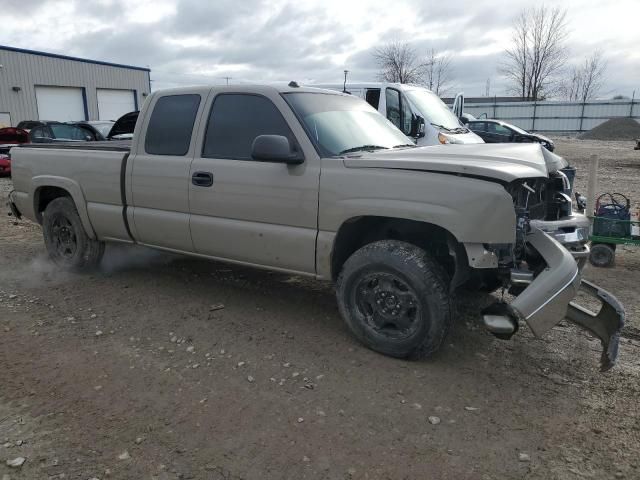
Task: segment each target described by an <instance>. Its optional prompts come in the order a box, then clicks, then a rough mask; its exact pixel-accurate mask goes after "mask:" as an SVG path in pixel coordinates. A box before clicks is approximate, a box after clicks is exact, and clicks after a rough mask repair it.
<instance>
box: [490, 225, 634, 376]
mask: <svg viewBox="0 0 640 480" xmlns="http://www.w3.org/2000/svg"><path fill="white" fill-rule="evenodd" d="M527 243H528V244H529V245H530V246H531V247H533V248H534V249H535V250H536V251H537V252H538V253H539V254H540V255H541V256H542V258H543V259H544V261H545V263H546V265H547V267H546V268H545V269H544V270H543V271H542V272H540V273H539V274H538V276H537V277H535V279H534V280H533V281H532V282H531V283H530V284H529V285H528V286H527V287H526V288H525V289H524V290H523V291H522V293H520V295H518V296H517V297H516V298H515V299H514V300H513V301H512V302H511V303H510V304H506V303H498V304H494V305H491V306H489V307H488V308H487V309H485V310H484V311H483V321H484V324H485V326H486V327H487V328H488V329H489V330H490V331H492V332H493V333H496V334H497V335H498V336H502V337H510V336H511V335H512V334H513V333H515V331H516V330H517V328H518V321H519V320H524V321H526V322H527V324H528V325H529V328H531V330H532V331H533V333H534V334H535V335H536V336H538V337H539V336H542V335H544V334H545V333H546V332H547V331H549V330H550V329H551V328H553V327H554V326H555V325H557V324H558V323H559V322H560V321H562V320H563V319H564V318H566V319H567V320H569V321H570V322H573V323H575V324H576V325H579V326H580V327H582V328H584V329H586V330H588V331H589V332H591V333H592V334H593V335H595V336H596V337H598V338H599V339H600V341H601V343H602V346H603V353H602V358H601V370H603V371H604V370H608V369H610V368H611V367H613V366H614V365H615V362H616V358H617V354H618V344H619V336H620V331H621V330H622V327H623V326H624V309H623V308H622V306H621V305H620V303H619V302H618V301H617V300H616V299H615V297H613V295H611V294H609V293H608V292H606V291H604V290H602V289H600V288H599V287H596V286H595V285H593V284H590V283H588V282H583V281H582V280H581V277H580V268H579V266H578V264H577V263H576V261H575V259H574V256H573V255H572V254H571V252H570V251H569V250H567V249H566V248H564V247H563V245H562V244H560V243H559V242H558V241H557V240H556V239H554V238H552V237H551V236H550V235H548V234H546V233H545V232H543V231H542V230H540V229H539V228H535V227H534V228H532V231H531V233H529V234H528V235H527ZM579 289H581V290H583V292H584V293H586V294H587V295H590V296H591V297H592V298H594V299H595V300H597V301H598V302H599V303H601V304H602V308H601V310H600V312H599V313H598V314H594V313H592V312H590V311H589V310H588V309H586V308H584V307H582V306H580V305H577V304H576V303H574V302H573V300H574V298H575V297H576V295H577V294H578V290H579Z"/></svg>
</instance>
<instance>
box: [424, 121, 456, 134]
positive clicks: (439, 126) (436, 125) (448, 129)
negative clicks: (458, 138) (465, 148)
mask: <svg viewBox="0 0 640 480" xmlns="http://www.w3.org/2000/svg"><path fill="white" fill-rule="evenodd" d="M429 123H431V125H433V126H434V127H438V128H442V129H443V130H446V131H447V132H452V131H453V130H452V129H450V128H447V127H445V126H444V125H440V124H439V123H433V122H429Z"/></svg>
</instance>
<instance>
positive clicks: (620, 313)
mask: <svg viewBox="0 0 640 480" xmlns="http://www.w3.org/2000/svg"><path fill="white" fill-rule="evenodd" d="M580 290H582V291H583V292H585V293H587V294H588V295H589V296H591V297H593V298H595V299H596V300H598V301H599V302H601V303H602V307H601V308H600V311H599V312H598V313H593V312H591V311H590V310H588V309H586V308H584V307H582V306H580V305H578V304H576V303H575V302H573V301H572V302H570V303H569V306H568V308H567V314H566V317H565V318H566V319H567V320H569V321H570V322H572V323H575V324H576V325H578V326H580V327H582V328H584V329H585V330H587V331H589V332H590V333H592V334H593V335H595V336H596V337H598V338H599V339H600V343H601V344H602V356H601V357H600V371H601V372H606V371H607V370H609V369H611V368H612V367H613V366H614V365H615V364H616V360H617V358H618V347H619V345H620V332H621V331H622V328H623V327H624V317H625V313H624V307H623V306H622V304H621V303H620V302H619V301H618V299H617V298H616V297H614V296H613V295H611V294H610V293H609V292H607V291H606V290H604V289H602V288H600V287H598V286H597V285H594V284H593V283H591V282H588V281H586V280H582V282H580Z"/></svg>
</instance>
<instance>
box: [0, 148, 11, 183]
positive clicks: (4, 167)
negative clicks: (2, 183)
mask: <svg viewBox="0 0 640 480" xmlns="http://www.w3.org/2000/svg"><path fill="white" fill-rule="evenodd" d="M7 175H11V157H9V155H8V154H6V153H0V177H6V176H7Z"/></svg>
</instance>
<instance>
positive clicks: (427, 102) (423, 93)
mask: <svg viewBox="0 0 640 480" xmlns="http://www.w3.org/2000/svg"><path fill="white" fill-rule="evenodd" d="M404 93H405V94H406V95H407V97H409V100H410V101H411V103H412V104H414V105H415V106H416V107H417V109H418V110H419V111H418V112H416V113H418V114H419V115H422V116H423V117H424V121H425V122H427V124H429V123H431V124H432V125H435V126H440V127H444V129H445V130H456V129H458V128H463V127H462V125H461V124H460V121H459V120H458V119H457V118H456V116H455V115H454V114H453V113H452V112H451V110H449V108H448V107H447V106H446V105H445V104H444V102H443V101H442V100H440V97H438V96H437V95H435V94H433V93H431V92H429V91H428V90H422V89H416V90H413V89H407V90H405V92H404Z"/></svg>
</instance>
